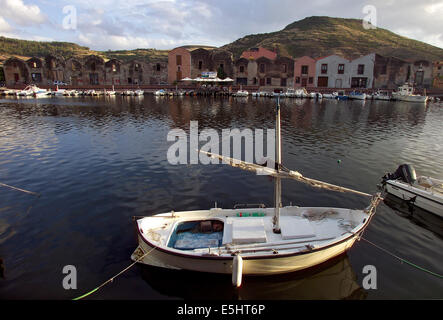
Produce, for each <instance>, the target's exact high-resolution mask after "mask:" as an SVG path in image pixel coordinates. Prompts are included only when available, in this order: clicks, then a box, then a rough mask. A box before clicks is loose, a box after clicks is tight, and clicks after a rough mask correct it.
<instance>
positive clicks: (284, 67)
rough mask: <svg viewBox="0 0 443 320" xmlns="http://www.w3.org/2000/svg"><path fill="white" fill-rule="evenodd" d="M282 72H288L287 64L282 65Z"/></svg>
mask: <svg viewBox="0 0 443 320" xmlns="http://www.w3.org/2000/svg"><path fill="white" fill-rule="evenodd" d="M282 70H283V73H286V72H288V66H287V65H286V63H285V64H283V65H282Z"/></svg>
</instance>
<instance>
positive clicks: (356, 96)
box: [349, 91, 366, 100]
mask: <svg viewBox="0 0 443 320" xmlns="http://www.w3.org/2000/svg"><path fill="white" fill-rule="evenodd" d="M349 99H354V100H366V93H362V92H359V91H352V92H351V93H350V94H349Z"/></svg>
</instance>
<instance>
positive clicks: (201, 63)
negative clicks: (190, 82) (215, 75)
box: [198, 61, 203, 70]
mask: <svg viewBox="0 0 443 320" xmlns="http://www.w3.org/2000/svg"><path fill="white" fill-rule="evenodd" d="M202 68H203V61H199V62H198V70H201V69H202Z"/></svg>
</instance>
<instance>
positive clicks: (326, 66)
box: [321, 63, 328, 73]
mask: <svg viewBox="0 0 443 320" xmlns="http://www.w3.org/2000/svg"><path fill="white" fill-rule="evenodd" d="M321 73H328V65H327V64H326V63H324V64H322V65H321Z"/></svg>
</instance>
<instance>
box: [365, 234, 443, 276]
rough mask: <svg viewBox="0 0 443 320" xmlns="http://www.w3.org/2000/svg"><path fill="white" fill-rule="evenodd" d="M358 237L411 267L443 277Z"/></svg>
mask: <svg viewBox="0 0 443 320" xmlns="http://www.w3.org/2000/svg"><path fill="white" fill-rule="evenodd" d="M360 239H363V240H365V241H366V242H367V243H369V244H371V245H373V246H374V247H376V248H377V249H379V250H381V251H383V252H385V253H387V254H389V255H390V256H392V257H394V258H396V259H398V260H400V261H401V262H404V263H407V264H409V265H410V266H412V267H414V268H417V269H419V270H421V271H424V272H427V273H429V274H431V275H433V276H435V277H437V278H440V279H443V275H441V274H438V273H435V272H432V271H430V270H427V269H425V268H423V267H420V266H418V265H416V264H414V263H412V262H410V261H408V260H406V259H403V258H400V257H399V256H397V255H395V254H393V253H391V252H389V251H388V250H386V249H383V248H382V247H380V246H378V245H376V244H375V243H373V242H371V241H369V240H368V239H365V238H363V237H360Z"/></svg>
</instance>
